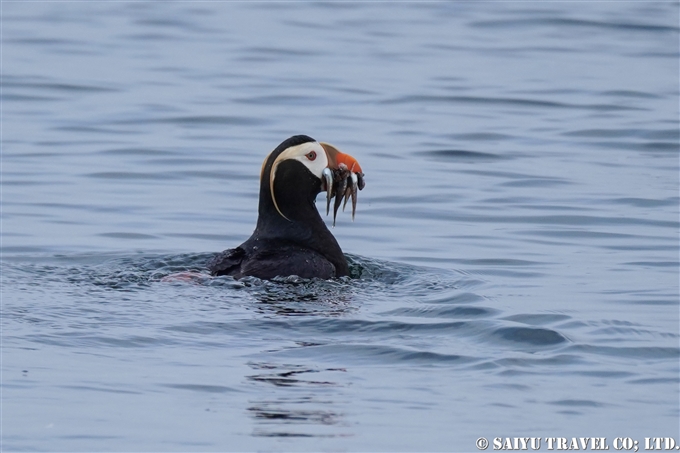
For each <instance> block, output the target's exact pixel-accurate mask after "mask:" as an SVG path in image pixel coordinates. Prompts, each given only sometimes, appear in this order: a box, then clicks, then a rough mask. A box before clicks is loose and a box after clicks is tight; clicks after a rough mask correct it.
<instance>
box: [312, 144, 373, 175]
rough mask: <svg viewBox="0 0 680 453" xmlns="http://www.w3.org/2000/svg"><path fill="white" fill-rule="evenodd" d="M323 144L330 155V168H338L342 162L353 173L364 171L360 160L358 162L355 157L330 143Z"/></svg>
mask: <svg viewBox="0 0 680 453" xmlns="http://www.w3.org/2000/svg"><path fill="white" fill-rule="evenodd" d="M321 146H322V147H323V149H324V150H326V154H327V155H328V168H332V169H334V170H337V169H338V168H340V165H341V164H344V165H345V167H347V169H348V170H349V171H351V172H352V173H363V172H362V171H361V165H359V162H357V160H356V159H355V158H354V157H352V156H350V155H349V154H345V153H343V152H342V151H340V150H339V149H338V148H336V147H335V146H333V145H330V144H328V143H321Z"/></svg>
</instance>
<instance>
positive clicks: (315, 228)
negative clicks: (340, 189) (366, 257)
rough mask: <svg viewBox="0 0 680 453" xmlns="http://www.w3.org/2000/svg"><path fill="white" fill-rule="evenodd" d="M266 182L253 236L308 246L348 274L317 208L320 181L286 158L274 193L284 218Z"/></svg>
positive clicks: (275, 184) (264, 182) (341, 272)
mask: <svg viewBox="0 0 680 453" xmlns="http://www.w3.org/2000/svg"><path fill="white" fill-rule="evenodd" d="M303 170H304V171H303ZM268 181H269V178H268V177H267V178H262V182H261V183H260V200H259V207H258V214H259V215H258V219H257V226H256V228H255V232H254V233H253V237H255V238H258V239H260V240H277V241H280V240H284V241H289V242H293V243H296V244H299V245H301V246H304V247H308V248H310V249H312V250H315V251H316V252H318V253H320V254H321V255H323V256H325V257H326V258H327V259H328V260H329V261H330V262H331V263H333V265H334V266H335V267H336V272H337V275H347V273H348V270H347V260H346V259H345V256H344V255H343V253H342V250H341V249H340V246H339V245H338V242H337V241H336V240H335V237H334V236H333V235H332V234H331V232H330V231H329V230H328V227H327V226H326V224H325V223H324V221H323V219H322V218H321V216H320V215H319V211H318V210H317V209H316V204H315V200H316V196H317V195H318V194H319V192H320V191H321V181H320V180H319V179H318V178H317V177H316V176H314V175H312V174H311V173H309V171H307V169H306V168H305V167H304V166H303V165H302V164H301V163H300V162H297V161H286V162H284V163H282V164H281V165H279V170H278V172H277V177H276V180H275V183H274V192H275V196H276V199H277V205H278V207H279V209H280V210H281V212H282V213H283V214H284V215H285V216H286V218H284V217H283V216H282V215H281V213H279V211H278V210H277V209H276V207H275V206H274V201H273V200H272V196H271V190H270V187H269V182H268Z"/></svg>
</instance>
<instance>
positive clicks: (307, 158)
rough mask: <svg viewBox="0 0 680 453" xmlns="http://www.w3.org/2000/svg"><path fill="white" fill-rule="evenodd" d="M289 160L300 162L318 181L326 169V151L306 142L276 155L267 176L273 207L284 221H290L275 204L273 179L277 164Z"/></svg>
mask: <svg viewBox="0 0 680 453" xmlns="http://www.w3.org/2000/svg"><path fill="white" fill-rule="evenodd" d="M290 159H293V160H297V161H299V162H302V164H303V165H304V166H305V167H307V168H308V169H309V171H310V172H311V173H312V174H313V175H314V176H316V177H317V178H319V179H322V178H323V170H324V168H326V167H328V156H327V155H326V151H325V150H324V149H323V147H322V146H321V144H319V143H318V142H307V143H303V144H301V145H296V146H291V147H290V148H288V149H286V150H285V151H284V152H282V153H281V154H279V155H278V157H277V158H276V160H275V161H274V163H273V164H272V169H271V173H270V175H269V190H270V191H271V195H272V200H273V201H274V207H275V208H276V210H277V211H278V212H279V214H281V216H282V217H283V218H284V219H286V220H290V219H288V217H286V216H285V215H283V213H282V212H281V210H280V209H279V206H278V204H277V203H276V196H275V195H274V179H275V178H276V170H277V168H278V166H279V164H280V163H281V162H283V161H284V160H290Z"/></svg>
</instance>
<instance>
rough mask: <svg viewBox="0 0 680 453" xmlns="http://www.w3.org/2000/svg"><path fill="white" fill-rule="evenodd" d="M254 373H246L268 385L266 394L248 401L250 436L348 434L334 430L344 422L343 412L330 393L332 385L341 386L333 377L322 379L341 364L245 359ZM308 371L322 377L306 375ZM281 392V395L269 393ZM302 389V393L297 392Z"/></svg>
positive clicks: (251, 379)
mask: <svg viewBox="0 0 680 453" xmlns="http://www.w3.org/2000/svg"><path fill="white" fill-rule="evenodd" d="M249 365H250V367H251V368H253V369H254V370H256V371H257V374H254V375H251V376H248V380H250V381H252V382H256V383H261V384H266V385H272V386H273V387H268V389H267V390H270V391H268V392H265V393H268V394H269V396H268V397H267V398H264V399H262V400H257V401H252V402H251V404H250V406H249V407H248V413H249V415H250V416H251V417H252V418H253V419H254V420H255V422H256V427H255V429H254V431H253V436H258V437H338V436H348V435H349V434H348V433H346V432H337V427H343V426H346V425H347V423H346V422H345V421H344V414H343V413H342V411H341V410H336V409H334V407H337V406H338V403H336V402H335V401H333V400H332V399H331V398H330V397H331V396H332V395H333V393H335V392H334V391H333V389H337V388H339V387H342V384H340V383H339V382H336V381H334V380H330V379H325V377H326V376H328V374H331V373H343V372H345V371H346V370H345V369H343V368H327V369H314V368H312V367H309V366H304V365H291V364H273V363H249ZM312 374H320V375H323V376H324V378H319V377H320V376H314V377H317V379H307V378H308V377H312V376H311V375H312ZM271 390H273V391H274V392H275V393H277V394H278V393H280V392H285V394H282V395H280V396H279V395H271ZM300 393H302V394H300Z"/></svg>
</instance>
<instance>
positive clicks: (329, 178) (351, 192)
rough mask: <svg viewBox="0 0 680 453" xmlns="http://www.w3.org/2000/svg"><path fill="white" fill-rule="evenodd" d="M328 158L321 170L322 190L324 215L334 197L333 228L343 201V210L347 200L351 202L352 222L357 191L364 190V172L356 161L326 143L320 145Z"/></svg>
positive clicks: (355, 207)
mask: <svg viewBox="0 0 680 453" xmlns="http://www.w3.org/2000/svg"><path fill="white" fill-rule="evenodd" d="M320 145H321V146H322V147H323V149H324V151H326V155H327V156H328V167H327V168H325V169H324V170H323V186H322V190H325V191H326V215H328V212H329V210H330V207H331V198H333V197H335V203H334V205H333V226H335V217H336V216H337V214H338V208H339V207H340V205H341V204H343V203H342V200H343V199H344V200H345V202H344V204H343V208H342V209H343V210H344V209H345V206H346V205H347V200H350V199H351V200H352V220H354V213H355V212H356V209H357V189H358V190H361V189H363V188H364V184H365V182H364V172H363V171H362V170H361V165H359V162H357V160H356V159H355V158H354V157H352V156H350V155H349V154H345V153H343V152H341V151H340V150H339V149H337V148H336V147H335V146H333V145H329V144H328V143H320Z"/></svg>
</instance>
